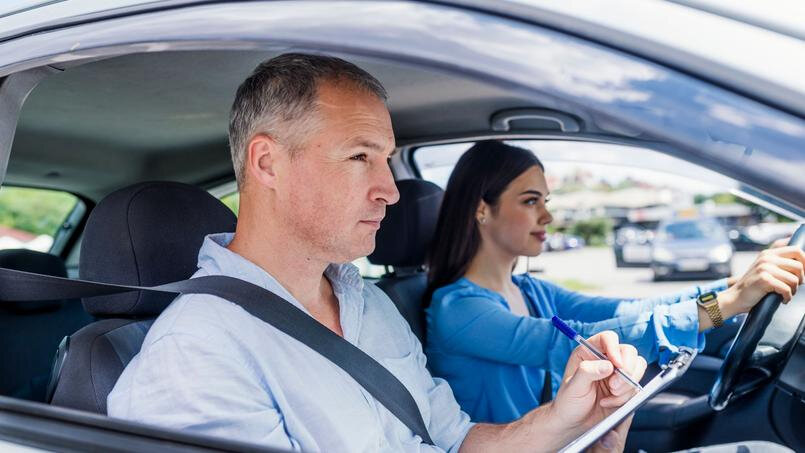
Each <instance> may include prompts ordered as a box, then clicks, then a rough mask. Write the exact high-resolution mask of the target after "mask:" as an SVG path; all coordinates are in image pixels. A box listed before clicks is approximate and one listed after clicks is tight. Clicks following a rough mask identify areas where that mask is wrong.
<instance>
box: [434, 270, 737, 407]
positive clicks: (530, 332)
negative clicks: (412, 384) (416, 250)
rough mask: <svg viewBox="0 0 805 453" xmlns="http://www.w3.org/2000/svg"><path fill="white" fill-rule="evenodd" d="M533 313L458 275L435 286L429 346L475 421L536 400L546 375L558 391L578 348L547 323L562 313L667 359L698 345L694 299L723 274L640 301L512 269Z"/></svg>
mask: <svg viewBox="0 0 805 453" xmlns="http://www.w3.org/2000/svg"><path fill="white" fill-rule="evenodd" d="M512 281H513V282H514V283H515V284H516V285H517V286H518V287H519V288H520V291H521V292H522V294H523V298H524V299H525V301H526V305H527V306H528V309H529V311H530V312H531V316H520V315H517V314H514V313H512V312H511V311H510V310H509V304H508V303H507V302H506V300H505V299H504V298H503V296H501V295H500V294H498V293H496V292H494V291H491V290H489V289H486V288H483V287H481V286H478V285H476V284H475V283H473V282H471V281H470V280H468V279H466V278H461V279H459V280H457V281H456V282H454V283H451V284H450V285H447V286H444V287H442V288H439V289H437V290H436V291H435V292H434V293H433V299H432V302H431V305H430V307H429V308H428V310H427V321H428V336H427V341H428V344H427V348H426V349H427V352H428V357H429V358H430V367H431V369H432V370H433V373H434V374H435V375H436V376H440V377H443V378H445V379H446V380H447V381H448V382H449V383H450V386H451V387H452V388H453V392H455V395H456V399H457V400H458V402H459V404H460V405H461V408H462V409H463V410H465V411H467V413H469V414H470V417H472V420H473V421H476V422H493V423H504V422H510V421H512V420H516V419H518V418H520V417H521V416H522V415H523V414H525V413H526V412H528V411H530V410H532V409H534V408H535V407H537V406H539V404H540V403H541V402H542V401H541V398H540V397H541V394H542V389H543V385H544V383H545V373H546V372H548V373H551V384H552V389H551V390H552V393H553V394H554V395H555V394H556V391H557V390H558V389H559V384H560V383H561V380H562V375H563V372H564V369H565V365H566V364H567V360H568V358H569V357H570V354H571V352H572V351H573V349H574V348H575V347H576V346H578V345H577V344H576V343H575V342H574V341H572V340H571V339H569V338H567V337H566V336H564V335H563V334H562V333H561V332H559V331H558V330H557V329H556V328H554V327H553V325H551V321H550V318H551V317H552V316H554V315H556V316H558V317H560V318H562V319H563V320H564V321H566V322H567V324H568V325H569V326H571V327H572V328H573V329H575V330H576V331H577V332H578V333H579V334H581V335H582V336H583V337H590V336H592V335H595V334H596V333H599V332H602V331H604V330H613V331H615V332H616V333H617V334H618V336H619V337H620V341H621V342H623V343H630V344H632V345H634V346H635V347H636V348H637V350H638V352H639V353H640V355H642V356H643V357H645V359H646V360H647V361H648V362H653V361H656V360H659V361H660V362H661V363H664V362H666V361H667V360H668V359H669V358H670V357H671V356H672V355H673V354H674V353H675V352H676V351H677V350H678V347H679V346H688V347H693V348H698V349H699V350H702V349H703V348H704V333H700V332H699V317H698V308H697V305H696V300H695V298H696V297H697V296H698V295H699V294H700V293H702V292H705V291H709V290H713V291H720V290H723V289H725V288H726V286H727V281H726V279H723V280H718V281H716V282H713V283H712V284H709V285H706V286H702V287H698V286H694V287H691V288H690V289H688V290H687V291H683V292H680V293H677V294H671V295H667V296H662V297H655V298H650V299H640V300H624V299H617V298H610V297H592V296H587V295H584V294H581V293H577V292H574V291H568V290H566V289H564V288H562V287H560V286H557V285H554V284H552V283H549V282H546V281H543V280H538V279H535V278H533V277H530V276H528V275H525V274H524V275H514V276H512Z"/></svg>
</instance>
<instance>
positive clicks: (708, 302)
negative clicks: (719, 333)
mask: <svg viewBox="0 0 805 453" xmlns="http://www.w3.org/2000/svg"><path fill="white" fill-rule="evenodd" d="M696 303H697V304H699V306H700V307H702V308H703V309H704V311H706V312H707V316H709V317H710V321H713V327H721V326H723V325H724V318H723V317H721V309H720V308H719V307H718V296H717V294H716V292H715V291H708V292H706V293H704V294H700V295H699V297H698V299H697V300H696Z"/></svg>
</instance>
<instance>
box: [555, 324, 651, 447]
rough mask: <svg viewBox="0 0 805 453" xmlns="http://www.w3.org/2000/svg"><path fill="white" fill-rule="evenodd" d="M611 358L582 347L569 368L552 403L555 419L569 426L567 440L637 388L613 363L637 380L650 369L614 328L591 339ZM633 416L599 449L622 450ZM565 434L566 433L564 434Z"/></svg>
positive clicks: (610, 433)
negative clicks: (615, 368) (606, 358)
mask: <svg viewBox="0 0 805 453" xmlns="http://www.w3.org/2000/svg"><path fill="white" fill-rule="evenodd" d="M588 341H589V342H590V343H592V344H593V345H594V346H595V347H596V348H598V350H599V351H602V352H603V353H604V354H606V356H607V357H608V358H609V359H610V361H611V363H610V361H606V360H598V359H597V358H596V357H595V356H594V355H593V354H592V353H590V351H588V350H587V349H586V348H584V347H582V346H579V347H577V348H576V349H575V350H574V351H573V354H572V355H571V356H570V360H569V361H568V363H567V366H566V367H565V375H564V378H563V380H562V386H561V387H560V388H559V392H558V393H557V395H556V399H555V400H554V401H553V403H552V404H551V407H550V410H551V418H552V419H553V420H554V421H555V422H556V423H558V424H559V426H561V427H564V429H566V430H567V431H566V434H567V435H568V436H567V437H569V439H568V438H566V439H565V440H566V443H567V442H569V441H570V440H572V439H574V438H575V437H577V436H578V435H579V434H581V433H582V432H584V431H586V430H587V429H589V428H590V427H592V426H593V425H595V424H596V423H598V422H599V421H601V420H602V419H603V418H604V417H606V416H608V415H609V414H611V413H612V412H614V411H615V409H617V408H618V407H620V406H622V405H623V404H624V403H625V402H626V401H628V400H629V399H630V398H631V397H632V396H634V394H635V393H636V392H637V390H636V389H635V388H634V387H632V386H631V385H630V384H629V383H628V382H626V381H625V380H624V379H623V378H621V377H620V376H619V375H618V374H616V373H615V372H614V371H615V370H614V368H613V364H614V365H615V366H616V367H618V368H621V369H622V370H623V371H624V372H625V373H626V374H628V375H629V376H630V377H631V378H632V379H634V380H635V381H640V379H641V378H642V377H643V373H645V371H646V360H645V359H644V358H643V357H640V356H639V355H637V349H635V347H634V346H632V345H629V344H619V343H618V335H617V334H616V333H615V332H612V331H606V332H601V333H599V334H596V335H593V336H592V337H590V338H589V339H588ZM630 424H631V417H630V418H629V419H628V420H626V421H624V422H623V423H621V425H620V426H618V428H616V429H615V430H613V431H611V432H609V433H608V434H607V435H606V436H604V437H603V438H602V439H601V441H599V442H598V443H597V444H596V449H597V450H603V451H609V450H616V451H619V450H621V449H623V446H624V444H625V442H626V433H627V431H628V430H629V425H630ZM562 437H565V436H562Z"/></svg>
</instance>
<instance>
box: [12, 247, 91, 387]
mask: <svg viewBox="0 0 805 453" xmlns="http://www.w3.org/2000/svg"><path fill="white" fill-rule="evenodd" d="M0 267H3V268H6V269H14V270H19V271H26V272H34V273H37V274H46V275H53V276H56V277H67V271H66V269H65V266H64V261H63V260H62V259H61V258H59V257H58V256H55V255H51V254H49V253H42V252H37V251H33V250H26V249H10V250H0ZM92 320H93V318H92V317H91V316H90V315H89V314H88V313H87V312H86V311H84V308H83V307H82V306H81V304H80V303H79V301H78V300H49V301H37V302H30V301H26V302H3V303H0V370H2V372H0V394H2V395H6V396H13V397H15V398H22V399H27V400H32V401H45V400H46V385H47V382H48V378H49V376H50V368H51V359H52V358H53V353H54V352H55V351H56V347H57V346H58V345H59V342H60V341H61V340H62V338H63V337H64V336H65V335H70V334H71V333H73V332H75V331H77V330H78V329H80V328H81V327H83V326H85V325H87V324H89V323H90V322H92Z"/></svg>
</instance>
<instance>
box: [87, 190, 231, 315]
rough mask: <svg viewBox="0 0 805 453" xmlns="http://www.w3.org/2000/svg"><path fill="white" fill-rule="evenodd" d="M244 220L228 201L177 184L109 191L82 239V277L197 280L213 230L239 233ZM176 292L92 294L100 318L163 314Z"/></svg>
mask: <svg viewBox="0 0 805 453" xmlns="http://www.w3.org/2000/svg"><path fill="white" fill-rule="evenodd" d="M236 221H237V219H236V217H235V215H234V214H233V213H232V211H231V210H230V209H229V208H227V207H226V206H225V205H224V204H223V203H221V201H219V200H218V199H217V198H215V197H213V196H212V195H210V194H209V193H207V192H205V191H204V190H201V189H199V188H196V187H193V186H189V185H187V184H181V183H176V182H145V183H140V184H135V185H133V186H130V187H127V188H124V189H121V190H118V191H116V192H113V193H111V194H109V195H108V196H106V198H104V199H103V200H101V202H100V203H98V205H97V206H96V207H95V209H93V210H92V213H91V214H90V216H89V219H88V220H87V226H86V229H85V230H84V239H83V240H82V244H81V259H80V261H79V262H80V264H79V276H80V278H82V279H86V280H94V281H100V282H106V283H117V284H126V285H141V286H155V285H160V284H163V283H168V282H172V281H176V280H183V279H186V278H189V277H190V276H191V275H193V273H195V271H196V270H197V262H198V252H199V248H201V244H202V242H203V241H204V237H205V236H206V235H208V234H211V233H221V232H232V231H235V223H236ZM174 298H175V296H174V295H172V294H158V293H146V292H131V293H126V294H116V295H111V296H99V297H89V298H85V299H84V300H83V302H84V308H85V309H86V310H87V311H88V312H89V313H91V314H93V315H96V316H119V317H120V316H123V317H145V316H154V315H157V314H159V313H160V312H161V311H162V310H163V309H164V308H165V307H166V306H167V305H168V304H170V302H171V301H172V300H173V299H174Z"/></svg>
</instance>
